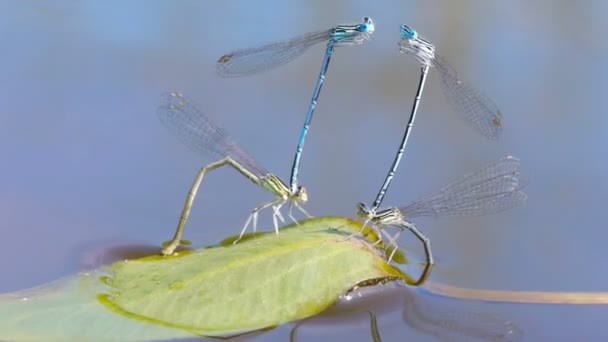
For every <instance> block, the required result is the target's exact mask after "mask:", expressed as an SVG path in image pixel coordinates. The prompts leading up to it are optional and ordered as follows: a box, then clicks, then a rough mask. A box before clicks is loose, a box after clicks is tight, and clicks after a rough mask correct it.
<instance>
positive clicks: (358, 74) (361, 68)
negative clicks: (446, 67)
mask: <svg viewBox="0 0 608 342" xmlns="http://www.w3.org/2000/svg"><path fill="white" fill-rule="evenodd" d="M607 11H608V2H605V1H600V0H597V1H585V2H582V3H580V2H579V3H574V2H569V1H550V0H543V1H534V2H528V1H511V0H502V1H492V2H488V1H481V0H478V1H458V2H457V3H456V2H452V1H388V0H385V1H373V2H372V1H331V2H328V1H322V0H316V1H310V0H306V1H289V2H286V1H278V0H276V1H256V2H253V1H244V0H243V1H215V2H209V1H207V2H202V1H143V0H141V1H103V2H102V1H67V0H66V1H56V2H49V1H18V2H17V1H0V44H1V46H2V53H0V79H1V80H2V81H1V82H0V104H1V107H0V108H1V110H0V158H1V159H0V160H1V164H2V165H1V168H0V170H1V177H0V217H1V218H2V219H1V221H0V227H1V228H0V229H1V232H2V255H3V257H2V258H0V272H1V273H2V274H3V275H4V276H3V277H2V280H3V281H2V282H0V291H2V292H4V291H12V290H16V289H20V288H24V287H30V286H33V285H37V284H40V283H43V282H47V281H50V280H52V279H56V278H58V277H60V276H64V275H67V274H71V273H73V272H74V271H77V270H79V267H80V266H79V262H80V261H79V258H82V257H83V251H85V250H86V251H87V253H89V252H90V250H89V249H91V248H92V247H91V246H95V245H98V244H101V243H103V242H104V241H114V242H120V241H123V242H134V241H136V242H145V243H149V244H160V242H161V241H164V240H167V239H169V238H170V237H171V236H172V234H173V230H174V227H175V225H176V223H177V219H178V216H179V213H180V212H181V208H182V205H183V200H184V197H185V195H186V192H187V191H188V189H189V187H190V185H191V183H192V180H193V178H194V176H195V174H196V172H197V171H198V169H199V167H200V166H201V165H202V164H203V163H204V162H209V161H211V160H209V159H206V158H204V157H203V156H198V155H196V154H193V153H192V152H191V151H190V150H188V149H187V148H186V147H184V146H182V145H181V144H180V143H179V142H178V141H177V140H176V139H175V138H174V137H172V136H171V135H170V134H169V133H168V132H166V131H165V129H164V128H163V127H162V126H161V124H160V123H159V121H158V119H157V117H156V114H155V111H156V107H157V106H158V105H159V104H160V103H159V95H160V93H162V92H164V91H167V90H176V91H181V92H184V93H185V94H186V95H187V96H189V97H190V98H191V99H193V100H195V101H196V102H197V103H198V104H199V105H200V106H201V107H202V108H203V109H204V110H205V111H206V113H207V114H209V115H210V116H213V117H215V118H216V121H218V122H220V123H221V124H222V125H224V126H225V127H226V128H227V129H228V131H230V132H231V134H232V135H233V137H234V138H235V139H236V140H238V141H239V142H240V143H242V144H243V145H244V146H245V147H246V148H247V149H248V150H249V151H250V152H251V153H252V154H253V155H254V156H255V157H256V159H257V160H258V161H260V162H261V163H262V164H263V165H264V166H265V167H266V168H268V169H269V170H271V171H273V172H274V173H276V174H278V175H279V176H281V177H282V178H283V179H284V180H286V181H287V180H288V177H289V170H290V167H291V163H292V158H293V153H294V150H295V145H296V142H297V136H298V134H299V130H300V128H301V125H302V122H303V119H304V115H305V113H306V109H307V106H308V103H309V100H310V96H311V94H312V90H313V87H314V83H315V80H316V77H317V75H318V70H319V67H320V63H321V59H322V55H323V51H324V47H323V46H316V47H314V48H312V49H311V50H310V51H309V52H307V53H306V54H305V55H304V56H303V57H302V58H299V59H298V60H296V61H294V62H293V63H291V64H289V65H287V66H284V67H281V68H278V69H275V70H273V71H270V72H267V73H263V74H259V75H256V76H254V77H249V78H243V79H228V80H220V79H217V77H216V76H215V69H214V68H215V61H216V60H217V59H218V57H219V56H221V55H222V54H224V53H225V52H228V51H232V50H235V49H238V48H244V47H251V46H256V45H260V44H264V43H269V42H273V41H276V40H282V39H288V38H290V37H293V36H296V35H299V34H302V33H305V32H309V31H315V30H322V29H327V28H329V27H331V26H333V25H335V24H339V23H354V22H359V21H360V19H361V17H363V16H370V17H372V18H373V20H374V22H375V25H376V32H375V33H374V36H373V38H372V40H371V41H370V42H369V43H367V44H364V45H361V46H357V47H351V48H343V49H339V50H337V51H336V53H335V55H334V57H333V59H332V65H331V66H330V70H329V73H328V77H327V81H326V84H325V87H324V89H323V92H322V94H321V98H320V101H319V104H318V107H317V111H316V116H315V118H314V120H313V123H312V128H311V131H310V134H309V136H308V140H307V145H306V147H305V150H304V155H303V159H302V163H303V164H302V170H301V182H302V183H303V184H304V185H305V186H306V187H307V188H308V190H309V193H310V197H311V200H310V202H309V203H308V205H307V209H309V211H310V212H311V213H312V214H313V215H315V216H322V215H346V216H352V215H353V214H354V205H355V203H356V202H357V201H365V202H368V203H369V202H371V201H372V200H373V197H374V196H375V195H376V192H377V190H378V187H379V186H380V184H381V183H382V181H383V178H384V175H385V172H386V171H387V169H388V167H389V164H390V162H391V161H392V158H393V155H394V153H395V151H396V147H397V145H398V143H399V141H400V138H401V134H402V130H403V128H404V127H405V123H406V120H407V115H408V114H409V109H410V106H411V102H412V100H413V96H414V93H415V89H416V86H417V82H418V75H419V67H418V64H417V63H415V62H414V61H413V59H411V58H409V57H407V56H405V55H402V54H399V53H398V48H397V41H398V39H399V25H400V24H402V23H406V24H408V25H410V26H412V27H414V28H415V29H417V30H418V31H419V32H420V34H421V35H422V36H423V37H425V38H427V39H429V40H430V41H432V42H434V43H435V44H436V45H437V46H438V51H439V52H440V53H441V54H442V55H443V56H444V57H445V58H446V59H448V60H449V61H450V63H451V64H452V66H453V67H454V68H455V69H456V70H458V71H459V73H460V75H461V76H462V77H463V78H464V79H465V80H467V81H469V82H470V83H472V84H473V85H474V86H475V87H477V88H479V89H481V90H482V91H483V92H484V93H486V94H487V95H488V96H490V97H491V98H492V99H493V100H494V102H496V104H497V105H498V106H499V108H501V110H502V112H503V113H504V132H503V137H502V139H501V140H500V141H499V142H488V141H486V140H484V138H483V137H481V136H479V135H478V134H476V132H475V131H474V130H472V129H471V128H470V127H468V126H467V125H466V124H465V123H464V122H463V121H462V120H461V119H460V118H459V114H457V113H455V112H453V111H452V110H451V108H450V107H449V104H448V103H447V102H446V99H445V97H444V96H443V94H442V92H441V89H440V85H439V78H438V76H437V75H436V74H435V73H434V72H433V70H432V69H431V75H430V77H429V82H428V83H427V88H426V91H425V93H424V95H423V100H422V105H421V109H420V111H419V117H418V119H417V121H416V127H415V129H414V131H413V135H412V137H411V140H410V145H409V147H408V149H407V151H406V157H405V161H404V163H403V164H402V167H401V169H400V170H399V172H398V177H397V178H396V180H395V181H394V182H393V185H392V188H391V189H390V191H389V194H388V196H387V198H386V200H385V202H384V203H385V205H402V204H405V203H407V202H408V201H411V200H414V199H416V198H417V197H418V196H420V195H424V194H426V193H428V192H432V191H435V190H437V189H438V188H439V187H441V186H442V185H444V184H446V183H447V182H448V181H450V180H453V179H455V178H459V177H460V176H462V175H463V174H465V173H468V172H471V171H475V170H477V169H479V168H480V167H482V166H483V165H485V164H486V163H488V162H491V161H493V160H496V159H498V158H499V157H501V156H504V155H507V154H513V155H515V156H517V157H519V158H520V159H521V160H522V165H523V169H524V172H525V173H526V175H527V177H528V178H529V179H530V185H529V186H528V187H527V189H526V193H527V194H528V195H529V200H528V203H527V205H526V206H524V207H520V208H516V209H514V210H511V211H508V212H505V213H501V214H498V215H493V216H490V217H484V218H473V219H454V220H424V219H423V220H418V221H416V223H417V224H418V227H419V228H420V229H421V230H422V231H423V232H424V233H425V234H426V235H427V236H428V237H429V238H430V239H431V241H432V243H433V250H434V252H435V256H436V259H437V262H438V265H437V267H436V268H435V270H434V272H433V274H432V276H431V279H432V280H433V281H440V282H444V283H448V284H452V285H458V286H464V287H473V288H491V289H512V290H556V291H592V290H594V291H602V290H607V289H608V272H606V266H605V263H604V260H605V259H606V249H605V241H606V238H607V233H606V229H604V228H602V227H605V226H606V221H608V211H607V210H606V209H605V208H604V206H605V204H606V203H608V181H607V180H606V176H605V175H606V173H607V171H608V167H607V166H606V165H607V164H606V161H605V159H604V158H605V156H606V155H607V153H606V152H607V147H608V146H607V143H606V133H605V132H606V129H607V125H606V123H607V122H608V119H607V118H608V116H607V115H606V114H607V112H608V110H607V109H608V97H607V96H606V94H605V92H606V89H607V86H608V83H607V82H608V81H607V80H608V77H606V75H607V72H608V64H607V63H606V60H607V57H608V47H607V45H606V43H605V41H606V40H605V33H606V32H608V30H607V29H608V23H607V22H606V20H605V13H608V12H607ZM268 199H270V195H268V194H267V193H265V192H263V191H262V190H260V189H258V188H256V187H255V186H254V185H252V184H251V183H249V182H248V181H247V180H246V179H244V178H242V177H241V176H240V175H238V174H237V173H236V172H233V171H232V170H228V169H225V170H222V171H219V172H215V173H213V174H212V175H210V176H209V177H208V178H206V182H205V183H203V186H202V188H201V192H200V193H199V196H198V198H197V201H196V203H195V206H194V210H193V213H192V216H191V218H190V221H189V224H188V227H187V230H186V238H189V239H191V240H193V241H194V242H195V243H196V244H197V245H198V246H200V245H204V244H209V243H214V242H216V241H218V240H220V239H222V238H223V237H225V236H227V235H230V234H233V233H236V232H237V231H239V230H240V229H241V227H242V224H243V223H244V220H245V218H246V217H247V215H248V214H249V212H250V210H251V209H252V208H253V207H254V206H255V205H257V204H259V203H260V202H262V201H265V200H268ZM262 217H263V220H262V223H263V225H264V226H268V227H269V226H270V220H269V215H268V213H266V214H262ZM402 243H403V245H404V246H406V247H407V248H408V249H410V250H412V253H415V255H417V257H418V258H419V259H421V258H422V255H423V254H422V249H421V246H420V245H419V244H418V242H417V241H415V240H414V239H413V238H411V237H410V236H409V235H408V234H404V238H402ZM89 247H91V248H89ZM521 307H526V306H508V309H505V310H506V312H507V317H509V316H508V315H509V314H511V315H514V316H513V317H511V318H515V317H516V316H515V314H514V312H517V316H519V319H520V321H521V320H523V322H522V323H523V324H522V327H523V328H524V330H526V329H527V330H528V331H529V335H528V336H537V337H548V336H552V337H555V336H560V337H568V336H573V337H574V336H578V337H580V336H581V335H577V334H576V333H575V331H577V330H578V331H580V329H582V328H584V327H587V330H586V331H587V332H588V333H589V334H590V335H589V336H587V337H597V336H602V334H601V325H599V326H598V322H601V321H602V319H604V321H605V318H606V317H607V311H606V309H600V308H593V309H592V308H590V307H585V308H582V307H577V308H574V307H570V308H560V310H561V311H560V310H557V309H551V310H549V307H535V308H536V309H537V311H542V312H543V314H542V318H541V317H540V316H541V315H538V316H536V315H532V314H530V316H533V317H526V318H525V320H524V319H523V317H525V316H524V314H523V313H525V312H531V311H527V310H528V309H530V310H531V308H532V306H527V307H526V308H527V309H526V310H523V309H521ZM488 308H489V309H488ZM486 310H490V311H492V307H491V306H489V307H486ZM496 310H498V309H496ZM505 310H503V311H505ZM547 312H549V313H551V314H553V315H554V316H550V315H549V316H548V314H547ZM574 312H577V313H578V312H580V314H577V315H573V313H574ZM566 318H568V319H569V320H568V322H564V321H565V320H566ZM555 320H559V321H560V322H562V323H560V325H559V326H554V325H548V324H547V323H548V322H552V321H555ZM526 322H527V323H526ZM531 322H536V323H531ZM526 324H528V325H529V326H526ZM593 327H595V328H593ZM386 329H388V331H391V329H393V330H394V331H395V334H396V331H399V329H402V328H401V327H398V326H395V325H391V326H390V328H386ZM554 329H558V330H557V331H555V330H554ZM549 331H550V332H549ZM534 334H536V335H534ZM332 336H333V335H332ZM345 336H346V335H345ZM355 337H356V335H355ZM359 337H361V336H359ZM368 337H369V335H368ZM566 339H567V338H566Z"/></svg>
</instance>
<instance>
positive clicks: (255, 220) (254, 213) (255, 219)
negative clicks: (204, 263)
mask: <svg viewBox="0 0 608 342" xmlns="http://www.w3.org/2000/svg"><path fill="white" fill-rule="evenodd" d="M284 201H285V200H284V199H282V198H277V199H275V200H274V201H271V202H266V203H264V204H262V205H260V206H257V207H256V208H255V209H253V211H252V212H251V215H249V218H247V221H246V222H245V226H244V227H243V229H242V230H241V233H240V234H239V238H238V239H236V240H234V242H233V243H232V244H236V243H237V242H239V241H241V239H242V238H243V235H245V232H246V231H247V227H248V226H249V222H251V220H252V219H253V233H254V234H255V232H256V230H257V223H258V212H260V211H261V210H264V209H266V208H268V207H272V206H275V205H278V204H280V203H281V202H284ZM273 217H274V216H273ZM275 220H276V218H275ZM278 229H279V228H278V224H277V225H276V227H275V230H277V231H278Z"/></svg>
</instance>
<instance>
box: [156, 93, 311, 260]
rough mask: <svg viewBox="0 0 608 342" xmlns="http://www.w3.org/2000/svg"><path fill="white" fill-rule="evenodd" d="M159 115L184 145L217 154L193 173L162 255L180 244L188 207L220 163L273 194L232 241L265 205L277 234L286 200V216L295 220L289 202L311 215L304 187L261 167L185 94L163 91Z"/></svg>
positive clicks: (241, 234)
mask: <svg viewBox="0 0 608 342" xmlns="http://www.w3.org/2000/svg"><path fill="white" fill-rule="evenodd" d="M158 115H159V118H160V120H161V122H162V123H163V125H164V126H165V127H166V128H167V129H168V130H169V131H171V132H172V133H173V135H175V136H176V137H177V138H178V139H179V140H180V141H181V142H182V143H184V144H185V145H186V146H188V147H190V148H191V149H193V150H195V151H197V152H199V153H202V154H206V155H208V156H211V157H214V158H218V160H217V161H215V162H213V163H211V164H208V165H206V166H204V167H203V168H201V170H200V171H199V173H198V175H197V176H196V178H195V180H194V183H193V184H192V188H191V189H190V191H189V192H188V196H187V197H186V203H185V204H184V208H183V210H182V214H181V217H180V219H179V223H178V226H177V229H176V231H175V235H174V237H173V239H172V240H171V241H170V242H169V244H168V245H167V246H166V247H165V248H164V249H163V250H162V253H163V254H164V255H169V254H172V253H173V252H174V251H175V249H176V248H177V247H178V246H179V244H180V241H181V238H182V235H183V232H184V228H185V225H186V222H187V220H188V216H189V215H190V209H191V208H192V204H193V202H194V198H195V197H196V193H197V192H198V188H199V187H200V185H201V183H202V181H203V178H204V177H205V175H206V174H207V173H208V172H210V171H212V170H215V169H217V168H220V167H223V166H230V167H232V168H233V169H235V170H236V171H237V172H239V173H240V174H242V175H243V176H245V177H246V178H247V179H249V180H250V181H252V182H253V183H255V184H256V185H258V186H260V187H261V188H262V189H264V190H266V191H268V192H270V193H271V194H273V195H274V196H275V199H274V200H273V201H270V202H266V203H263V204H261V205H259V206H258V207H256V208H255V209H254V210H253V211H252V212H251V214H250V215H249V217H248V218H247V221H246V222H245V225H244V227H243V229H242V230H241V233H240V235H239V239H237V240H236V241H235V243H236V242H238V241H239V240H240V239H241V238H242V237H243V235H244V234H245V231H246V230H247V228H248V227H249V224H250V223H252V225H253V231H254V232H255V231H256V229H257V218H258V213H259V212H260V211H262V210H264V209H266V208H270V207H272V208H273V215H272V219H273V223H274V229H275V232H276V234H277V235H278V234H279V225H278V221H279V220H281V221H282V222H285V220H284V218H283V216H282V215H281V212H280V209H281V207H282V206H283V205H284V204H285V203H287V202H289V203H290V208H289V217H290V218H291V219H292V220H293V221H294V222H296V223H297V221H296V220H295V218H294V217H293V215H292V210H291V209H292V205H294V206H295V207H296V208H298V209H299V210H300V211H302V212H303V213H304V214H305V215H306V216H308V217H310V215H309V214H308V213H307V212H306V211H305V210H304V209H303V208H302V207H301V205H300V204H301V203H305V202H306V201H307V200H308V193H307V192H306V189H305V188H304V187H302V186H300V187H298V188H297V189H296V191H291V190H290V189H289V187H288V186H287V185H286V184H285V183H284V182H283V181H282V180H281V179H280V178H279V177H277V176H275V175H273V174H272V173H269V172H268V171H266V169H264V168H263V167H261V166H260V165H259V164H258V163H257V162H256V161H255V159H254V158H253V157H252V156H251V155H250V154H249V153H247V152H246V151H245V150H244V149H243V148H242V147H240V146H239V145H238V144H237V143H236V142H235V141H234V140H232V138H230V136H229V135H228V133H227V132H226V131H225V130H224V129H223V128H221V127H219V126H218V125H216V124H215V123H214V122H213V121H212V120H211V119H210V118H209V117H208V116H206V115H205V114H204V113H203V112H202V111H201V110H200V109H198V107H197V106H196V105H194V104H193V103H192V102H190V101H189V100H188V99H187V98H185V97H184V95H183V94H181V93H167V94H164V95H163V105H161V106H160V107H159V109H158Z"/></svg>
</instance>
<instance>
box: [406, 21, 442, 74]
mask: <svg viewBox="0 0 608 342" xmlns="http://www.w3.org/2000/svg"><path fill="white" fill-rule="evenodd" d="M399 51H401V52H402V53H406V54H408V55H411V56H413V57H414V58H415V59H416V60H417V61H418V62H420V63H421V64H423V65H428V66H432V65H433V61H434V59H435V45H433V43H431V42H429V41H428V40H426V39H424V38H421V37H420V36H419V35H418V32H417V31H416V30H414V29H413V28H410V27H409V26H407V25H401V41H400V42H399Z"/></svg>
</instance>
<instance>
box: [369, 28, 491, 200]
mask: <svg viewBox="0 0 608 342" xmlns="http://www.w3.org/2000/svg"><path fill="white" fill-rule="evenodd" d="M399 48H400V51H401V52H402V53H406V54H409V55H411V56H413V57H414V58H415V59H416V60H417V61H418V62H420V64H422V67H421V68H420V80H419V82H418V90H417V91H416V97H415V98H414V104H413V106H412V110H411V113H410V117H409V121H408V124H407V126H406V127H405V131H404V132H403V138H402V139H401V144H400V145H399V148H398V149H397V154H396V155H395V159H394V160H393V163H392V165H391V168H390V169H389V172H388V173H387V175H386V177H385V179H384V183H383V184H382V186H381V187H380V190H379V191H378V194H377V195H376V199H375V200H374V202H373V204H372V206H371V208H370V210H371V211H372V212H375V211H376V210H377V209H378V208H379V207H380V205H381V204H382V200H383V199H384V196H385V195H386V192H387V191H388V187H389V186H390V183H391V181H392V180H393V178H394V176H395V173H396V172H397V167H398V166H399V163H400V162H401V159H402V157H403V153H404V151H405V146H406V145H407V141H408V138H409V136H410V133H411V130H412V127H413V126H414V121H415V119H416V112H417V111H418V107H419V105H420V99H421V98H422V92H423V90H424V85H425V82H426V77H427V75H428V71H429V67H431V66H434V67H436V69H437V70H438V71H439V75H440V76H441V85H442V88H443V90H444V93H445V94H446V95H447V98H448V99H449V100H450V103H451V104H452V105H453V106H454V108H455V109H456V110H457V111H458V112H460V113H462V114H463V115H464V117H465V119H466V120H467V121H468V122H469V123H470V124H471V125H472V126H473V127H474V128H476V129H477V130H478V131H479V132H480V133H481V134H482V135H484V136H485V137H486V138H488V139H498V137H499V135H500V132H501V129H502V113H501V112H500V111H499V110H498V108H497V107H496V105H495V104H494V103H493V102H492V101H491V100H490V99H489V98H487V97H486V96H485V95H483V94H481V93H480V92H478V91H477V90H475V89H474V88H473V87H471V86H469V85H468V84H466V83H464V82H462V81H461V80H460V79H459V78H458V74H457V73H456V71H454V69H453V68H452V67H451V66H450V65H449V64H448V62H447V61H446V60H445V59H444V58H443V57H441V56H439V55H438V54H437V51H436V49H435V45H433V44H432V43H430V42H429V41H427V40H425V39H423V38H421V37H419V36H418V32H416V30H414V29H411V28H410V27H408V26H407V25H401V41H400V42H399Z"/></svg>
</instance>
